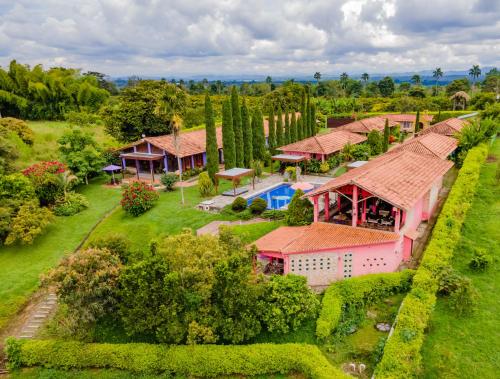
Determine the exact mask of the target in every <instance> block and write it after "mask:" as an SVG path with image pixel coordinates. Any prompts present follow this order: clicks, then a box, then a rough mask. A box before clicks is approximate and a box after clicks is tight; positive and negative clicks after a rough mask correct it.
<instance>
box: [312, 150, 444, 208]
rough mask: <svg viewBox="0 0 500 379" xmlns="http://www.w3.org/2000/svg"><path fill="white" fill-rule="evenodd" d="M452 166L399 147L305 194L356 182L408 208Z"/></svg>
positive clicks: (369, 190)
mask: <svg viewBox="0 0 500 379" xmlns="http://www.w3.org/2000/svg"><path fill="white" fill-rule="evenodd" d="M452 166H453V163H452V162H450V161H447V160H442V159H440V158H435V157H432V156H426V155H420V154H416V153H414V152H411V151H405V150H403V151H400V152H396V153H391V154H384V155H381V156H379V157H377V158H375V159H373V160H371V161H368V162H367V163H366V164H365V165H363V166H361V167H358V168H355V169H352V170H350V171H347V172H346V173H344V174H342V175H340V176H339V177H337V178H334V179H332V180H330V181H329V182H327V183H326V184H324V185H322V186H321V187H319V188H317V189H316V190H314V191H311V192H309V193H307V195H305V196H306V197H311V196H314V195H317V194H321V193H324V192H328V191H332V190H334V189H337V188H340V187H343V186H345V185H356V186H358V187H359V188H362V189H364V190H365V191H368V192H370V193H371V194H373V195H375V196H377V197H380V198H381V199H383V200H385V201H387V202H389V203H390V204H392V205H395V206H397V207H398V208H401V209H404V210H410V209H411V207H412V206H413V205H414V204H415V203H416V202H417V201H418V200H419V199H420V198H422V196H424V194H425V193H426V192H427V191H428V190H429V189H430V188H431V187H432V185H433V184H434V182H435V181H436V180H437V179H439V178H440V177H441V176H443V175H444V174H445V173H446V172H447V171H448V170H449V169H450V168H451V167H452Z"/></svg>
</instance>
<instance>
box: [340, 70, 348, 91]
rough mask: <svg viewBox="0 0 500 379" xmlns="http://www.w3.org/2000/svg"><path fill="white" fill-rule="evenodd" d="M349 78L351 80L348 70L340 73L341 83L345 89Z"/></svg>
mask: <svg viewBox="0 0 500 379" xmlns="http://www.w3.org/2000/svg"><path fill="white" fill-rule="evenodd" d="M348 80H349V75H347V72H343V73H342V74H341V75H340V85H341V86H342V88H343V89H345V88H346V86H347V81H348Z"/></svg>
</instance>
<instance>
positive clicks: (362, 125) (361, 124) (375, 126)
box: [335, 116, 399, 135]
mask: <svg viewBox="0 0 500 379" xmlns="http://www.w3.org/2000/svg"><path fill="white" fill-rule="evenodd" d="M386 120H389V128H394V127H396V126H398V125H399V124H398V123H397V122H395V121H392V120H390V119H389V118H386V117H385V116H375V117H369V118H363V119H361V120H357V121H354V122H350V123H349V124H345V125H342V126H339V127H338V128H335V130H347V131H348V132H352V133H359V134H363V135H367V134H368V133H370V132H371V131H372V130H376V131H377V132H380V133H383V132H384V128H385V121H386Z"/></svg>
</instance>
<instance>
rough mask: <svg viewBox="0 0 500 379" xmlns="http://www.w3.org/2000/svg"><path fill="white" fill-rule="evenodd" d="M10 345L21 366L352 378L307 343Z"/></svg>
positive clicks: (192, 374)
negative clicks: (298, 373)
mask: <svg viewBox="0 0 500 379" xmlns="http://www.w3.org/2000/svg"><path fill="white" fill-rule="evenodd" d="M7 351H8V352H9V355H8V359H9V361H10V362H11V363H12V362H14V363H16V364H17V366H16V367H23V366H26V367H33V366H44V367H51V368H59V369H65V370H70V369H94V368H114V369H120V370H126V371H130V372H133V373H136V374H160V373H164V374H166V375H168V376H175V377H205V378H215V377H224V376H234V375H243V376H260V375H268V374H286V373H290V372H302V373H304V375H305V376H306V377H308V378H312V379H347V378H350V376H348V375H347V374H344V373H343V372H342V371H341V370H340V369H338V368H336V367H334V366H332V365H331V364H330V362H329V361H328V360H327V359H326V358H325V356H324V355H323V354H322V353H321V351H320V350H319V349H318V347H316V346H312V345H305V344H255V345H239V346H238V345H232V346H231V345H229V346H224V345H222V346H221V345H192V346H166V345H150V344H144V343H129V344H84V343H80V342H63V341H56V340H24V341H20V340H15V339H9V340H8V342H7ZM12 368H14V367H12Z"/></svg>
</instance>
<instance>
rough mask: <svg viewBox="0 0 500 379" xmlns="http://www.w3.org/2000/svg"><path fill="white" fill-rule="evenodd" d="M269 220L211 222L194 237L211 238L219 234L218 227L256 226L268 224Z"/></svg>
mask: <svg viewBox="0 0 500 379" xmlns="http://www.w3.org/2000/svg"><path fill="white" fill-rule="evenodd" d="M268 221H269V220H266V219H263V218H254V219H252V220H246V221H242V220H239V221H212V222H211V223H209V224H207V225H205V226H203V227H201V228H200V229H198V230H197V231H196V235H198V236H201V235H204V234H211V235H213V236H216V235H218V234H219V227H220V226H221V225H227V226H235V225H249V224H257V223H260V222H268Z"/></svg>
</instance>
